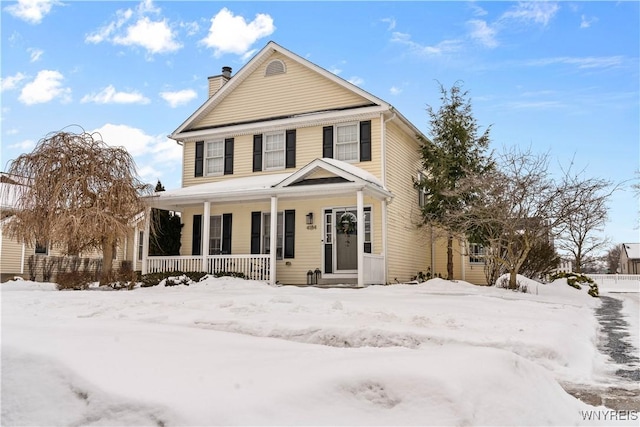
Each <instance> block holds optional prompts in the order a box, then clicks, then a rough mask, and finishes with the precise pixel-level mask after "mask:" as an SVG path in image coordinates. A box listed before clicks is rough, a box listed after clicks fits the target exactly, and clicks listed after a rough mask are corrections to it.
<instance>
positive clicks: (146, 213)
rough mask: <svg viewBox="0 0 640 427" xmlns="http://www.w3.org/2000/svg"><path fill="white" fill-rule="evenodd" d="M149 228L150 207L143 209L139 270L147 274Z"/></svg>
mask: <svg viewBox="0 0 640 427" xmlns="http://www.w3.org/2000/svg"><path fill="white" fill-rule="evenodd" d="M150 228H151V208H147V209H145V211H144V234H143V239H142V266H141V268H140V270H141V271H142V274H147V273H148V272H149V271H148V267H147V257H148V256H149V231H150Z"/></svg>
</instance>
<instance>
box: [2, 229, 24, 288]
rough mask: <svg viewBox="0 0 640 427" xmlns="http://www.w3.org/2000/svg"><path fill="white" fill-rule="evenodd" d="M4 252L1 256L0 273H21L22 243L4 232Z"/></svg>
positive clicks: (3, 275) (5, 274) (4, 274)
mask: <svg viewBox="0 0 640 427" xmlns="http://www.w3.org/2000/svg"><path fill="white" fill-rule="evenodd" d="M1 250H2V252H1V256H0V258H1V259H0V273H2V277H3V278H5V276H7V275H12V276H13V275H21V273H22V272H21V266H22V243H19V242H18V241H16V240H15V239H11V238H9V237H7V236H6V235H5V234H4V233H2V249H1Z"/></svg>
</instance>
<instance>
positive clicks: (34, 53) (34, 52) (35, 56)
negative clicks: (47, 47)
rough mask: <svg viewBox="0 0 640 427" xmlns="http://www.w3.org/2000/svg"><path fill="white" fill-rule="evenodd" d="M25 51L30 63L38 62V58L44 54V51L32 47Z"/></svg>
mask: <svg viewBox="0 0 640 427" xmlns="http://www.w3.org/2000/svg"><path fill="white" fill-rule="evenodd" d="M27 51H28V52H29V56H30V57H31V59H30V61H31V62H36V61H38V60H40V57H41V56H42V55H43V54H44V50H42V49H36V48H33V47H30V48H29V49H27Z"/></svg>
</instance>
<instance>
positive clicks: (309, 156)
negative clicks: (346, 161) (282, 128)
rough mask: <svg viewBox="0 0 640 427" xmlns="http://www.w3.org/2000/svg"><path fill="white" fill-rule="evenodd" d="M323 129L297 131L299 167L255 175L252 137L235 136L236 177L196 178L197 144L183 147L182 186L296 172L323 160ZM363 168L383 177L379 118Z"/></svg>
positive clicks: (234, 159)
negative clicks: (369, 156)
mask: <svg viewBox="0 0 640 427" xmlns="http://www.w3.org/2000/svg"><path fill="white" fill-rule="evenodd" d="M322 129H323V126H313V127H307V128H299V129H296V167H295V168H289V169H278V170H271V171H261V172H253V135H239V136H236V137H234V144H233V145H234V149H233V151H234V153H233V174H231V175H215V176H203V177H195V176H194V174H195V150H196V143H195V142H186V143H185V144H184V164H183V168H182V170H183V178H182V182H183V186H184V187H188V186H190V185H195V184H203V183H206V182H217V181H222V180H227V179H234V178H241V177H245V176H250V175H268V174H280V173H287V172H291V173H293V172H295V171H297V170H298V169H300V168H301V167H303V166H305V165H307V164H308V163H310V162H311V161H313V160H315V159H317V158H321V157H322ZM353 164H354V165H355V166H358V167H359V168H361V169H364V170H366V171H368V172H371V173H373V174H374V175H376V176H379V175H380V169H381V167H380V165H381V155H380V119H373V120H371V161H366V162H356V163H353Z"/></svg>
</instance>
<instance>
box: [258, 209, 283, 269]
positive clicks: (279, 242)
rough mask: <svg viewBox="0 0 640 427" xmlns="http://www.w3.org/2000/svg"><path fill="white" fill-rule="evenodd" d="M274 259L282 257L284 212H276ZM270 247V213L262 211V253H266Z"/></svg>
mask: <svg viewBox="0 0 640 427" xmlns="http://www.w3.org/2000/svg"><path fill="white" fill-rule="evenodd" d="M276 224H277V228H276V259H282V258H283V254H284V212H278V219H277V220H276ZM270 249H271V213H270V212H263V213H262V253H263V254H268V253H270Z"/></svg>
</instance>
